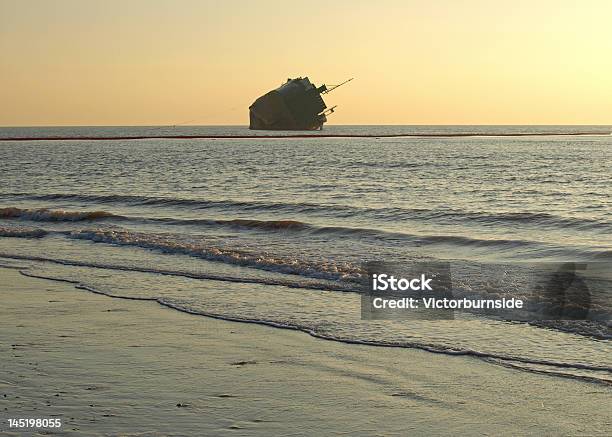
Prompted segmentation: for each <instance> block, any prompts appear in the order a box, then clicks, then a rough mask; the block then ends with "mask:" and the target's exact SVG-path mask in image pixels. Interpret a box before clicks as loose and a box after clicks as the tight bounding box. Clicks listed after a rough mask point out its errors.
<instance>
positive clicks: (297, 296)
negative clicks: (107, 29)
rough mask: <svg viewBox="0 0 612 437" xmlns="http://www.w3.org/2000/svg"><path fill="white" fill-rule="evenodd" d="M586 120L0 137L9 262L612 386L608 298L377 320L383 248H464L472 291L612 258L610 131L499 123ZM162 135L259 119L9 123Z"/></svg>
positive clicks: (240, 315)
mask: <svg viewBox="0 0 612 437" xmlns="http://www.w3.org/2000/svg"><path fill="white" fill-rule="evenodd" d="M584 129H586V128H584V127H555V126H552V127H525V126H522V127H521V126H511V127H507V126H487V127H474V126H469V127H468V126H461V127H453V126H403V127H398V126H354V127H353V126H337V127H336V126H330V127H329V128H326V130H325V131H323V133H331V134H334V133H339V134H364V135H367V134H372V135H384V134H396V133H454V132H461V133H465V132H467V133H475V134H487V135H492V136H485V137H463V138H427V137H421V138H304V139H273V140H271V139H268V140H265V139H248V140H245V139H197V140H196V139H189V140H168V139H149V140H130V141H126V140H117V141H102V142H101V141H86V140H78V141H26V142H0V174H2V183H1V185H0V256H2V257H3V258H4V259H5V260H4V261H2V260H0V261H1V262H2V263H9V262H10V263H13V264H14V263H17V264H18V265H23V266H24V267H26V268H27V270H28V273H29V274H34V275H40V276H45V277H52V278H61V279H65V280H70V281H74V282H76V283H79V284H82V286H84V287H86V288H88V289H90V290H94V291H97V292H102V293H105V294H108V295H112V296H117V297H135V298H146V299H155V300H158V301H159V302H160V303H162V304H164V305H167V306H171V307H174V308H177V309H180V310H184V311H189V312H196V313H201V314H207V315H213V316H216V317H222V318H228V319H234V320H248V321H254V322H258V323H266V324H271V325H274V326H279V327H287V328H293V329H302V330H304V331H307V332H310V333H311V334H313V335H316V336H321V337H326V338H333V339H338V340H342V341H349V342H365V343H372V344H389V345H396V346H401V347H418V348H425V349H428V350H432V351H436V352H441V353H449V354H472V355H476V356H480V357H482V358H484V359H488V360H493V361H496V362H501V363H503V364H506V365H513V366H517V367H521V368H525V369H527V370H533V371H544V372H554V373H562V374H565V375H568V376H575V377H584V378H590V379H594V380H597V381H610V380H611V379H612V378H611V375H610V373H611V371H612V349H611V348H610V343H609V340H606V338H608V337H609V332H610V329H609V313H606V309H605V308H604V310H602V312H600V314H599V319H598V321H597V322H596V323H574V324H572V323H566V324H564V326H560V325H559V324H556V325H553V327H554V328H556V329H545V328H543V327H538V326H534V325H532V324H526V323H516V322H506V321H503V320H498V319H495V318H490V317H483V316H479V315H474V314H458V315H457V318H456V319H455V320H441V321H410V322H407V321H404V322H402V321H362V320H360V310H359V302H360V295H359V293H358V292H359V281H360V279H361V277H362V275H363V268H362V262H363V261H366V260H381V259H384V260H389V261H400V262H412V261H418V260H431V259H434V260H450V261H451V263H452V266H453V269H454V270H453V278H454V286H455V288H456V289H457V290H456V291H457V293H461V292H465V293H467V292H469V291H473V288H474V287H473V284H469V279H470V278H471V275H472V274H473V272H474V271H482V270H486V271H488V272H490V274H491V275H493V276H495V275H497V274H501V273H502V272H507V271H508V270H509V269H510V270H511V269H515V270H516V269H518V271H520V269H521V267H520V265H521V263H525V262H544V261H547V262H551V261H552V262H556V261H586V262H599V263H609V262H612V188H611V187H612V172H610V168H612V136H610V135H609V132H610V131H612V128H610V127H609V126H599V127H588V129H587V130H588V131H596V132H602V135H599V136H598V135H593V136H577V137H576V136H564V135H561V136H543V137H495V136H494V135H495V134H504V133H525V132H534V133H541V132H551V133H553V132H554V133H557V134H563V133H574V132H578V131H584ZM158 133H163V134H184V135H192V134H203V135H206V134H209V135H245V134H250V133H251V132H250V131H248V130H247V129H246V128H242V127H174V128H170V127H168V128H159V127H153V128H143V127H138V128H127V127H105V128H0V137H6V136H23V137H26V136H41V137H44V136H49V135H62V136H70V135H77V136H104V135H123V136H129V135H148V134H158ZM606 133H607V134H608V135H604V134H606ZM314 135H315V136H316V135H317V133H314ZM517 266H519V267H517ZM518 276H520V274H518ZM470 285H471V288H470ZM506 286H507V287H510V288H511V289H512V291H514V292H516V291H517V290H518V289H520V288H521V287H523V286H524V282H523V283H521V282H520V281H519V282H512V283H509V284H506ZM505 291H507V290H505V289H504V290H501V289H495V290H492V291H491V290H489V292H492V293H502V292H505ZM604 304H605V303H604ZM604 306H605V305H604ZM561 329H564V330H561ZM568 331H569V332H568Z"/></svg>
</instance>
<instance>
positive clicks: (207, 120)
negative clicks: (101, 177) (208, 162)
mask: <svg viewBox="0 0 612 437" xmlns="http://www.w3.org/2000/svg"><path fill="white" fill-rule="evenodd" d="M610 17H612V2H608V1H595V0H594V1H585V2H574V1H562V0H558V1H552V0H542V1H539V2H528V1H480V0H473V1H469V0H468V1H462V2H458V1H452V0H440V1H436V2H429V1H399V0H398V1H392V0H389V1H381V2H369V1H335V2H328V3H321V4H316V7H315V8H311V7H300V6H296V5H292V4H291V3H287V2H283V1H257V2H251V1H238V0H236V1H227V2H215V1H196V0H182V1H166V0H147V1H143V0H134V1H130V2H122V1H117V0H110V1H98V2H81V1H77V0H58V1H54V2H43V1H32V0H19V1H14V0H0V54H1V57H0V99H1V101H2V102H3V105H1V106H0V125H2V126H19V125H135V124H136V125H138V124H145V125H156V124H161V125H168V124H178V123H183V122H186V121H189V122H190V123H192V124H213V125H214V124H237V125H247V124H248V106H249V105H250V104H251V103H252V101H253V100H254V99H255V98H256V97H258V96H260V95H261V94H264V93H265V92H267V91H268V90H270V89H272V88H275V87H276V86H278V85H280V84H281V83H282V82H284V81H285V80H286V79H287V78H288V77H296V76H304V75H307V76H309V77H310V79H311V80H312V81H313V82H315V83H316V84H317V85H319V84H321V83H328V84H333V83H340V82H341V81H343V80H345V79H348V78H350V77H353V76H354V77H355V78H356V79H355V80H354V81H353V82H351V83H350V84H348V85H346V86H344V87H342V88H340V89H338V90H336V91H334V92H332V93H330V94H329V95H327V96H326V98H325V100H326V103H327V104H328V106H333V105H338V110H337V111H336V112H335V113H334V114H333V115H332V116H331V117H330V123H332V124H612V26H610Z"/></svg>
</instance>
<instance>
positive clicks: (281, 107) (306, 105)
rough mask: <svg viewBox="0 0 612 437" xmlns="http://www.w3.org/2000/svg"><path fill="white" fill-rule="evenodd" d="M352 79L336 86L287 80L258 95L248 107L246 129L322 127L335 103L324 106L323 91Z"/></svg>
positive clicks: (331, 89) (303, 79) (304, 128)
mask: <svg viewBox="0 0 612 437" xmlns="http://www.w3.org/2000/svg"><path fill="white" fill-rule="evenodd" d="M351 80H353V79H352V78H351V79H349V80H346V81H344V82H342V83H341V84H338V85H330V87H329V88H328V87H327V86H326V85H321V86H320V87H317V86H315V85H314V84H313V83H312V82H310V80H309V79H308V78H307V77H298V78H296V79H287V82H285V83H284V84H283V85H281V86H280V87H278V88H276V89H274V90H272V91H270V92H268V93H266V94H264V95H263V96H261V97H259V98H258V99H257V100H255V102H253V104H252V105H251V106H249V119H250V122H249V128H250V129H254V130H317V129H322V128H323V123H325V122H326V121H327V116H328V115H329V114H331V113H332V112H334V110H335V109H336V106H333V107H331V108H328V107H327V105H326V104H325V102H324V101H323V97H321V96H322V95H323V94H327V93H329V92H330V91H333V90H334V89H336V88H338V87H339V86H342V85H344V84H345V83H347V82H350V81H351Z"/></svg>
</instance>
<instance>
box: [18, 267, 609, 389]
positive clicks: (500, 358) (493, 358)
mask: <svg viewBox="0 0 612 437" xmlns="http://www.w3.org/2000/svg"><path fill="white" fill-rule="evenodd" d="M19 273H21V274H22V275H23V276H27V277H31V278H39V279H46V280H50V281H56V282H64V283H68V284H72V285H74V286H75V288H77V289H80V290H86V291H89V292H91V293H94V294H98V295H101V296H106V297H110V298H113V299H122V300H136V301H147V302H156V303H158V304H159V305H161V306H163V307H166V308H170V309H173V310H176V311H179V312H182V313H186V314H191V315H195V316H202V317H208V318H212V319H218V320H225V321H229V322H239V323H253V324H257V325H264V326H269V327H273V328H281V329H290V330H293V331H300V332H303V333H306V334H308V335H310V336H312V337H314V338H318V339H321V340H327V341H336V342H339V343H345V344H355V345H362V346H375V347H394V348H410V349H419V350H423V351H426V352H431V353H436V354H443V355H451V356H469V357H474V358H479V359H482V360H484V361H487V362H489V363H492V364H498V365H502V366H506V367H512V368H514V369H517V370H523V371H527V372H533V373H542V374H546V375H549V376H557V377H561V378H570V379H580V380H583V381H585V382H591V383H597V384H602V385H605V386H612V380H606V379H598V378H594V377H588V376H581V375H574V374H567V373H562V372H554V371H552V372H547V371H544V370H538V369H529V368H526V367H522V366H516V365H512V364H511V362H512V361H514V362H517V363H524V364H535V365H545V366H550V367H557V368H565V369H582V370H593V371H604V372H608V373H610V372H612V368H609V367H603V366H589V365H586V364H578V363H574V364H570V363H555V362H549V361H544V360H536V359H528V358H521V357H513V356H504V355H497V354H489V353H484V352H478V351H474V350H470V349H465V350H456V349H443V348H440V347H436V346H435V345H429V344H420V343H409V342H406V343H402V344H398V343H390V342H383V341H380V342H376V341H370V340H352V339H343V338H337V337H332V336H326V335H323V334H319V333H317V332H316V331H314V330H313V329H311V328H308V327H306V326H301V325H297V324H292V325H289V324H283V323H277V322H273V321H269V320H258V319H247V318H240V317H232V316H223V315H220V314H215V313H208V312H205V311H195V310H191V309H189V308H184V307H181V306H178V305H175V304H172V303H171V302H167V301H164V300H163V299H160V298H154V297H138V296H120V295H112V294H108V293H105V292H103V291H100V290H96V289H95V288H93V287H88V286H86V285H83V284H81V283H80V282H79V281H75V280H70V279H61V278H53V277H47V276H43V275H36V274H33V273H29V272H27V271H25V270H19Z"/></svg>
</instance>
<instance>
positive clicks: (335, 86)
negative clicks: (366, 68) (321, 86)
mask: <svg viewBox="0 0 612 437" xmlns="http://www.w3.org/2000/svg"><path fill="white" fill-rule="evenodd" d="M353 79H354V77H351V78H350V79H348V80H345V81H344V82H342V83H340V84H338V85H330V86H331V88H327V89H326V90H325V91H323V92H322V93H321V94H327V93H329V92H330V91H333V90H335V89H336V88H338V87H340V86H342V85H344V84H345V83H349V82H350V81H351V80H353Z"/></svg>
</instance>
